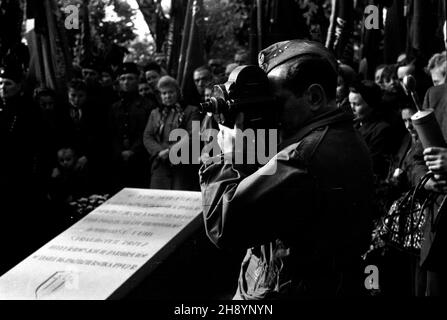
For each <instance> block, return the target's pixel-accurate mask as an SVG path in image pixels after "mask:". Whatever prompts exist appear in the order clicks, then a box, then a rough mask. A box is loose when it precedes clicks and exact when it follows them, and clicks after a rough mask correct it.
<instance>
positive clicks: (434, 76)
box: [430, 67, 445, 86]
mask: <svg viewBox="0 0 447 320" xmlns="http://www.w3.org/2000/svg"><path fill="white" fill-rule="evenodd" d="M430 75H431V80H432V81H433V85H435V86H440V85H441V84H444V83H445V74H444V70H443V68H442V67H438V68H435V69H433V70H431V71H430Z"/></svg>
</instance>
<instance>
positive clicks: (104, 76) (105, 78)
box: [101, 72, 113, 87]
mask: <svg viewBox="0 0 447 320" xmlns="http://www.w3.org/2000/svg"><path fill="white" fill-rule="evenodd" d="M101 85H102V86H103V87H111V86H113V79H112V76H111V75H110V73H108V72H103V73H101Z"/></svg>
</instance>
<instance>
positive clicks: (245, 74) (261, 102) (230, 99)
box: [200, 65, 277, 129]
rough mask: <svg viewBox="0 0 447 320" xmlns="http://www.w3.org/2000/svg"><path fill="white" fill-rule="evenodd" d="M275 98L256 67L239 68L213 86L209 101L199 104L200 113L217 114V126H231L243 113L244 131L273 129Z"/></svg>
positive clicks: (262, 72)
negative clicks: (221, 82) (246, 129)
mask: <svg viewBox="0 0 447 320" xmlns="http://www.w3.org/2000/svg"><path fill="white" fill-rule="evenodd" d="M274 104H275V99H274V97H273V95H272V94H271V92H270V88H269V81H268V78H267V75H266V74H265V72H264V71H263V70H262V69H261V68H259V67H258V66H255V65H245V66H239V67H237V68H236V69H234V70H233V71H232V72H231V74H230V76H229V78H228V81H227V82H226V83H224V84H219V85H215V86H214V87H213V90H212V94H211V99H210V100H209V101H207V102H204V103H201V104H200V107H201V111H202V112H203V113H208V112H210V113H213V114H214V115H217V118H218V119H219V123H220V124H222V125H224V126H226V127H229V128H233V127H234V122H235V119H236V116H237V114H238V113H239V112H243V113H244V128H251V129H261V128H275V127H276V125H277V121H276V116H275V114H276V113H275V112H274V110H275V108H274Z"/></svg>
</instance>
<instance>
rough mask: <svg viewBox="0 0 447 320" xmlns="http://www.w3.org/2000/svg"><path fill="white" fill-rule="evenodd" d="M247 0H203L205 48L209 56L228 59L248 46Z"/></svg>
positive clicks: (248, 8)
mask: <svg viewBox="0 0 447 320" xmlns="http://www.w3.org/2000/svg"><path fill="white" fill-rule="evenodd" d="M249 2H251V1H243V0H237V1H234V0H232V1H230V0H221V1H215V0H205V1H204V7H205V12H206V16H205V17H204V21H203V25H204V31H205V50H206V53H207V55H208V56H209V57H214V58H223V59H230V58H232V56H233V55H234V52H235V51H236V50H237V49H238V48H241V47H245V48H247V47H248V27H249V26H248V22H249V21H248V20H249V10H250V7H249Z"/></svg>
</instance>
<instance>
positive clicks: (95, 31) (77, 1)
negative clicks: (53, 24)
mask: <svg viewBox="0 0 447 320" xmlns="http://www.w3.org/2000/svg"><path fill="white" fill-rule="evenodd" d="M83 3H84V1H83V0H59V5H60V7H61V8H63V7H65V6H68V5H77V6H78V7H79V8H82V7H81V6H82V4H83ZM107 8H111V9H112V11H113V13H114V16H115V17H114V19H113V20H107V17H106V9H107ZM88 9H89V21H90V31H91V38H92V42H93V43H92V45H93V50H94V51H95V52H103V51H104V50H106V49H107V48H108V47H110V46H111V45H112V44H115V45H127V44H129V42H130V41H131V40H133V39H134V38H135V37H136V34H135V33H134V25H133V22H132V16H133V15H134V11H133V9H132V8H131V7H130V5H129V4H128V3H127V2H126V1H125V0H89V6H88ZM80 12H81V15H80V17H79V20H80V21H79V23H80V25H81V24H82V23H83V19H84V18H83V16H82V10H80ZM67 33H68V37H69V41H70V45H71V47H72V48H74V47H75V46H76V39H78V38H79V37H80V30H75V29H72V30H68V31H67Z"/></svg>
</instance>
